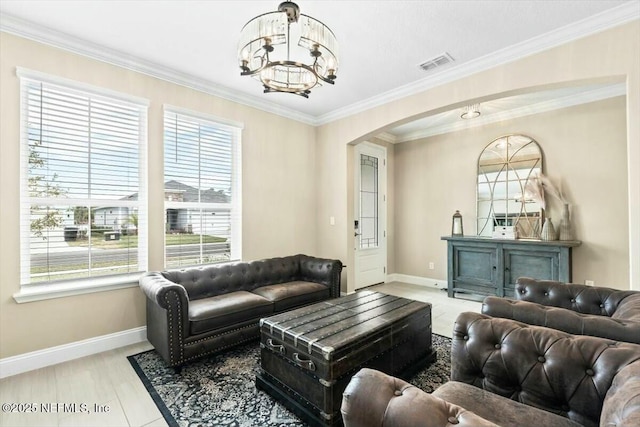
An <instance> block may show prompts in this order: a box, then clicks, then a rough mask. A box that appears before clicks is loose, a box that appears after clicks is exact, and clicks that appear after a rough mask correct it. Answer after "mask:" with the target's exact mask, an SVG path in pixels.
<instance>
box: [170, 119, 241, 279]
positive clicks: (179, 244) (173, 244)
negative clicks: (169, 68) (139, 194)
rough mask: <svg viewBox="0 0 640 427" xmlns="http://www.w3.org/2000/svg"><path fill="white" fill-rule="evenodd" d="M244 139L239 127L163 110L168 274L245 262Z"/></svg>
mask: <svg viewBox="0 0 640 427" xmlns="http://www.w3.org/2000/svg"><path fill="white" fill-rule="evenodd" d="M240 133H241V127H240V126H230V125H228V124H224V123H220V122H219V121H216V120H215V119H210V118H207V117H202V116H200V115H195V114H191V113H188V112H181V111H179V110H174V109H171V108H168V109H166V110H165V115H164V195H165V231H166V238H165V259H166V266H167V267H168V268H172V267H178V266H186V265H195V264H204V263H211V262H221V261H227V260H235V259H240V258H241V237H240V236H241V232H240V228H241V218H240V200H241V196H240Z"/></svg>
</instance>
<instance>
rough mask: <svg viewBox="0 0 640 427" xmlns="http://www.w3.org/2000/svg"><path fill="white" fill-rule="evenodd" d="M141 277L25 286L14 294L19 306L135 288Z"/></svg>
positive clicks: (136, 274) (127, 276)
mask: <svg viewBox="0 0 640 427" xmlns="http://www.w3.org/2000/svg"><path fill="white" fill-rule="evenodd" d="M141 275H142V273H132V274H127V275H122V276H116V277H96V278H90V279H83V280H73V281H68V282H57V283H49V284H42V285H25V286H22V288H21V289H20V291H19V292H16V293H15V294H13V299H14V300H16V302H17V303H18V304H22V303H25V302H34V301H42V300H46V299H53V298H64V297H70V296H74V295H82V294H90V293H94V292H104V291H113V290H116V289H125V288H133V287H137V286H138V279H139V278H140V276H141Z"/></svg>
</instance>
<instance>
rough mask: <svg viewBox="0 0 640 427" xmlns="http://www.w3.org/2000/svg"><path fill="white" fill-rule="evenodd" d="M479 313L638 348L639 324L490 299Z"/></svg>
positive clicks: (490, 297)
mask: <svg viewBox="0 0 640 427" xmlns="http://www.w3.org/2000/svg"><path fill="white" fill-rule="evenodd" d="M482 313H483V314H486V315H489V316H493V317H502V318H505V319H512V320H516V321H518V322H523V323H527V324H529V325H535V326H544V327H547V328H552V329H558V330H560V331H564V332H567V333H569V334H574V335H591V336H594V337H602V338H607V339H611V340H616V341H624V342H631V343H636V344H640V322H639V321H634V320H621V319H613V318H611V317H607V316H598V315H595V314H582V313H577V312H575V311H572V310H567V309H564V308H557V307H548V306H546V305H542V304H537V303H534V302H528V301H514V300H510V299H506V298H499V297H493V296H489V297H486V298H485V299H484V302H483V303H482Z"/></svg>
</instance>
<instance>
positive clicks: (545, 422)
mask: <svg viewBox="0 0 640 427" xmlns="http://www.w3.org/2000/svg"><path fill="white" fill-rule="evenodd" d="M433 395H434V396H437V397H439V398H441V399H443V400H446V401H447V402H449V403H453V404H454V405H458V406H461V407H463V408H464V409H466V410H468V411H471V412H473V413H474V414H476V415H479V416H480V417H482V418H484V419H486V420H489V421H491V422H494V423H496V424H498V425H500V426H504V427H508V426H513V427H521V426H554V427H577V426H580V424H578V423H576V422H575V421H572V420H570V419H569V418H565V417H563V416H560V415H556V414H552V413H551V412H547V411H544V410H542V409H538V408H534V407H533V406H529V405H525V404H523V403H520V402H516V401H515V400H511V399H508V398H506V397H502V396H499V395H497V394H493V393H491V392H489V391H486V390H483V389H481V388H478V387H475V386H472V385H470V384H466V383H461V382H458V381H449V382H447V383H446V384H444V385H442V386H440V387H439V388H438V389H437V390H436V391H434V392H433Z"/></svg>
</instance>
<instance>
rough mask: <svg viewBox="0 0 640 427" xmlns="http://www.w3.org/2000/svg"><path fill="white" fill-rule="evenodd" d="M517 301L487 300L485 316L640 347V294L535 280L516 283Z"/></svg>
mask: <svg viewBox="0 0 640 427" xmlns="http://www.w3.org/2000/svg"><path fill="white" fill-rule="evenodd" d="M515 295H516V300H511V299H504V298H498V297H487V298H485V300H484V303H483V305H482V312H483V313H484V314H488V315H490V316H494V317H503V318H507V319H513V320H517V321H519V322H524V323H528V324H530V325H538V326H546V327H549V328H554V329H559V330H561V331H565V332H568V333H570V334H579V335H592V336H597V337H603V338H609V339H612V340H618V341H626V342H632V343H636V344H640V292H638V291H621V290H619V289H611V288H602V287H594V286H586V285H580V284H571V283H562V282H555V281H551V280H535V279H530V278H527V277H521V278H519V279H518V280H517V281H516V287H515Z"/></svg>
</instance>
